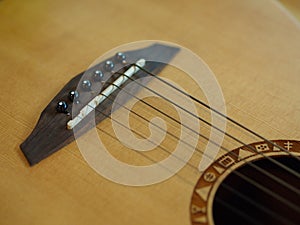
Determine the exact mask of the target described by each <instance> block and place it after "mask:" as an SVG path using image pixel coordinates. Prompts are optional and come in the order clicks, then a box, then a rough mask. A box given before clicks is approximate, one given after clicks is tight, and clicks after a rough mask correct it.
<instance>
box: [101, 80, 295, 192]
mask: <svg viewBox="0 0 300 225" xmlns="http://www.w3.org/2000/svg"><path fill="white" fill-rule="evenodd" d="M110 84H111V85H114V84H113V83H110ZM114 86H116V87H117V88H119V89H121V88H120V87H118V86H117V85H114ZM121 90H123V91H124V92H127V91H125V90H124V89H121ZM127 94H129V93H128V92H127ZM102 95H103V96H105V97H106V98H108V99H111V101H113V100H114V99H112V97H111V96H107V95H104V94H102ZM138 99H139V98H138ZM139 101H141V99H139ZM114 103H115V104H117V105H119V106H121V107H122V108H124V109H126V110H127V111H129V112H131V113H133V114H134V115H135V116H137V117H139V118H141V119H142V120H144V121H146V122H147V123H150V124H151V125H153V126H155V127H157V128H158V129H160V130H162V131H165V130H164V129H163V128H162V127H160V126H158V125H157V124H155V123H153V122H152V121H150V120H148V119H147V118H145V117H143V116H142V115H140V114H138V113H136V112H134V111H132V110H130V109H129V108H128V107H126V106H124V105H123V104H121V103H119V102H117V101H114ZM152 107H153V106H152ZM161 114H162V113H161ZM163 115H164V116H167V117H168V118H170V119H172V120H173V117H171V116H170V115H168V114H166V113H164V112H163ZM173 121H175V122H176V123H178V124H180V125H182V126H184V127H185V128H187V129H189V130H190V131H192V132H194V133H195V134H196V135H197V136H200V137H202V138H204V139H205V140H207V141H209V142H211V143H212V144H214V145H215V146H218V147H220V148H221V149H222V150H224V151H226V152H227V153H230V154H231V155H234V156H236V157H239V156H238V154H237V153H234V152H231V151H230V150H229V149H228V148H225V147H223V146H220V145H219V144H217V143H216V142H214V141H212V140H210V139H209V138H207V137H206V136H205V135H203V134H200V133H199V132H196V131H195V130H193V129H191V128H190V127H188V126H186V125H185V124H182V123H180V121H178V120H176V119H174V120H173ZM166 133H167V134H168V135H170V136H171V137H173V138H175V139H176V140H178V141H181V142H182V143H184V144H186V145H187V146H189V147H191V148H194V146H192V145H191V144H189V143H187V142H186V141H184V140H182V139H180V138H178V137H177V136H176V135H174V134H173V133H171V132H169V131H168V130H167V131H166ZM195 150H196V152H198V153H199V154H200V155H201V154H202V155H206V156H208V155H207V154H205V153H204V152H203V151H201V150H200V149H198V148H197V147H196V148H195ZM210 159H212V158H210ZM240 161H243V162H245V164H248V165H250V166H251V167H252V168H255V169H256V170H257V171H259V172H261V173H262V174H264V175H266V176H268V177H269V178H271V179H272V180H274V181H276V182H277V183H279V184H280V185H282V186H284V187H286V188H288V189H290V190H291V191H294V192H295V193H296V194H298V195H299V194H300V191H299V190H298V189H297V188H295V187H293V186H291V185H290V184H288V183H287V182H285V181H284V180H282V179H280V178H278V177H276V176H274V175H273V174H271V173H269V172H268V171H266V170H263V169H261V168H260V167H259V166H257V165H255V164H253V163H252V162H248V161H247V160H246V159H244V158H243V159H241V160H240Z"/></svg>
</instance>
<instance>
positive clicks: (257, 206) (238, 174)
mask: <svg viewBox="0 0 300 225" xmlns="http://www.w3.org/2000/svg"><path fill="white" fill-rule="evenodd" d="M105 97H107V96H105ZM109 100H110V101H113V100H111V99H109ZM89 107H91V106H89ZM91 108H92V109H93V110H96V111H97V112H99V113H101V114H102V115H104V116H105V117H107V118H110V119H111V120H113V121H115V122H116V123H118V124H120V125H121V126H123V127H124V128H125V129H128V130H129V131H132V132H134V133H135V134H137V135H138V136H140V137H142V138H144V139H145V138H146V137H145V136H144V135H142V134H140V133H139V132H137V131H135V130H131V129H130V128H128V127H127V126H126V125H124V124H123V123H121V122H120V121H118V120H115V119H113V118H112V117H111V115H109V114H106V113H103V112H102V111H100V110H98V109H95V108H93V107H91ZM96 128H97V129H98V130H100V131H101V132H104V133H105V134H107V135H109V136H110V137H112V138H114V139H115V140H117V141H119V140H118V139H117V138H116V137H114V136H113V135H111V134H109V132H106V131H105V130H103V129H101V128H99V127H97V126H96ZM178 140H179V141H181V140H180V139H178ZM148 141H149V142H151V143H153V144H155V145H156V143H154V142H152V141H150V140H148ZM158 147H159V148H161V149H162V150H163V151H166V152H167V153H170V154H171V152H169V151H168V150H167V149H166V148H164V147H163V146H161V145H158ZM136 152H137V153H138V154H141V155H142V156H143V157H146V158H147V159H149V160H151V161H152V162H155V163H157V161H155V160H153V159H152V158H150V157H148V156H146V155H145V154H143V153H142V152H139V151H136ZM173 157H176V156H173ZM176 158H178V157H176ZM178 159H179V160H182V159H181V158H178ZM158 163H159V162H158ZM187 164H188V165H189V166H190V167H191V168H193V169H195V170H197V171H198V169H197V167H195V166H194V165H192V164H190V163H187ZM159 165H160V166H161V167H163V168H164V169H167V170H168V171H170V172H174V171H171V170H170V169H169V168H167V167H164V166H163V165H161V164H160V163H159ZM230 172H232V173H235V174H236V175H237V176H240V177H241V176H242V174H241V173H239V172H237V171H235V170H231V169H230ZM175 175H176V176H178V177H179V178H181V179H182V180H183V181H184V182H185V183H187V184H188V185H191V186H192V187H193V186H194V183H192V182H190V181H188V180H186V179H185V178H184V177H182V176H180V175H179V174H177V173H176V174H175ZM248 182H249V183H251V184H252V185H254V186H255V187H257V184H256V183H255V182H252V181H251V180H248ZM220 186H223V187H224V188H225V189H227V190H229V191H230V192H232V190H233V189H232V188H231V189H230V188H229V186H228V185H226V184H224V183H221V184H220ZM234 193H236V194H238V195H239V196H240V197H241V198H243V199H244V200H245V201H247V202H249V203H250V204H251V205H253V206H255V207H256V208H258V209H259V210H261V211H263V212H265V213H267V214H270V215H272V216H273V217H276V218H277V219H278V220H281V221H284V222H285V224H291V225H296V224H294V223H292V222H291V221H290V220H288V219H286V218H284V217H282V216H280V215H277V214H276V213H274V212H273V211H271V210H269V209H267V208H266V207H263V206H261V205H259V204H257V203H256V202H254V201H253V200H251V199H249V198H248V197H247V196H245V195H244V194H242V193H240V192H238V191H234ZM271 193H272V192H271ZM272 195H273V194H272ZM273 197H275V198H276V199H277V200H279V201H280V199H282V198H279V199H278V198H277V197H276V196H273ZM215 199H216V200H217V201H223V200H222V199H218V197H215ZM284 200H285V199H284ZM291 204H293V203H291ZM288 206H290V205H288ZM290 207H291V208H292V209H295V207H296V208H297V206H295V205H292V206H290ZM230 208H231V210H235V211H237V210H238V209H236V208H235V207H232V206H230ZM238 211H240V210H238ZM240 213H243V212H242V211H240ZM240 213H239V214H240Z"/></svg>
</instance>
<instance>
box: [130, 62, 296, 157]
mask: <svg viewBox="0 0 300 225" xmlns="http://www.w3.org/2000/svg"><path fill="white" fill-rule="evenodd" d="M134 66H136V67H138V68H139V69H140V70H142V71H144V72H145V73H147V74H148V75H150V76H152V77H154V78H156V79H157V80H159V81H160V82H163V83H164V84H166V85H168V86H170V87H171V88H173V89H175V90H176V91H178V92H180V93H181V94H183V95H185V96H187V97H188V98H190V99H192V100H193V101H195V102H197V103H198V104H200V105H202V106H204V107H205V108H207V109H208V110H211V111H213V112H215V113H217V114H218V115H219V116H221V117H223V118H225V119H226V120H228V121H230V122H231V123H233V124H235V125H237V126H239V127H240V128H242V129H244V130H246V131H247V132H249V133H251V134H253V135H254V136H256V137H258V138H260V139H262V140H264V141H265V142H267V143H269V144H271V145H273V146H276V147H277V148H279V149H280V150H282V151H284V152H286V153H288V154H289V155H290V156H294V155H293V154H292V153H291V152H289V151H287V150H286V149H285V148H283V147H281V146H280V145H277V144H276V143H274V142H272V141H271V140H269V139H267V138H265V137H263V136H262V135H260V134H258V133H257V132H255V131H253V130H251V129H249V128H247V127H246V126H245V125H243V124H241V123H239V122H237V121H236V120H234V119H232V118H230V117H228V116H227V115H225V114H223V113H221V112H219V111H218V110H216V109H214V108H212V107H211V106H209V105H207V104H206V103H205V102H203V101H201V100H199V99H197V98H196V97H194V96H192V95H190V94H188V93H186V92H184V91H183V90H180V89H179V88H177V87H176V86H174V85H173V84H171V83H169V82H167V81H165V80H164V79H162V78H160V77H159V76H157V75H155V74H153V73H151V72H150V71H148V70H146V69H145V68H143V67H141V66H139V65H137V64H134ZM294 157H295V156H294ZM295 158H296V159H297V160H298V161H300V159H299V158H297V157H295Z"/></svg>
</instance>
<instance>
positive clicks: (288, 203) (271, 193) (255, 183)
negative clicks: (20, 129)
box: [88, 95, 300, 212]
mask: <svg viewBox="0 0 300 225" xmlns="http://www.w3.org/2000/svg"><path fill="white" fill-rule="evenodd" d="M103 96H105V97H106V98H108V97H107V96H106V95H103ZM109 100H110V101H112V100H111V99H109ZM88 106H89V107H90V108H92V109H93V110H96V111H97V112H99V113H101V114H103V115H104V116H106V117H108V118H110V119H111V120H113V121H115V122H116V123H118V124H120V125H121V126H123V127H124V128H126V129H128V130H129V131H131V130H130V129H129V128H128V127H127V126H126V125H124V124H122V123H121V122H119V121H117V120H115V119H113V118H112V117H111V116H110V115H106V114H105V113H103V112H102V111H100V110H98V109H95V108H93V107H92V106H90V105H88ZM134 132H135V133H136V134H137V135H139V136H141V137H142V138H146V137H144V136H143V135H141V134H139V133H138V132H136V131H134ZM148 141H150V140H148ZM152 144H156V143H153V142H152ZM159 146H160V145H159ZM160 148H162V147H161V146H160ZM162 149H163V150H164V151H166V152H168V153H169V154H172V153H171V152H169V151H168V150H167V149H165V148H162ZM203 154H204V155H206V154H205V153H203ZM206 156H207V157H210V156H208V155H206ZM175 157H176V156H175ZM176 158H177V159H179V160H182V159H180V158H178V157H176ZM211 159H212V158H211ZM189 166H191V167H194V168H196V169H197V167H195V166H193V165H192V164H189ZM229 171H230V172H232V173H234V174H236V175H237V176H238V177H240V178H241V179H243V180H245V181H246V182H248V183H250V184H252V185H253V186H255V187H257V188H258V189H260V190H262V191H263V192H265V193H267V194H268V195H271V196H272V197H274V198H276V199H277V200H279V201H281V202H282V203H284V204H286V205H287V206H289V207H290V208H291V209H293V210H296V211H299V212H300V208H299V207H298V206H296V205H295V204H293V203H291V202H290V201H287V200H286V199H285V198H283V197H282V196H280V195H278V194H276V193H274V192H271V191H270V190H268V189H267V188H264V187H263V186H262V185H260V184H258V183H257V182H256V181H253V180H251V179H249V178H247V177H245V176H244V175H243V174H241V173H240V172H238V171H235V170H231V169H230V170H229Z"/></svg>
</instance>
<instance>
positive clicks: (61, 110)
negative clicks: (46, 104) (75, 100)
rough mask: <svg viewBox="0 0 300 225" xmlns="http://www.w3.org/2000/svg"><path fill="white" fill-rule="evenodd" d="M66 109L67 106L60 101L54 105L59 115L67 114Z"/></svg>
mask: <svg viewBox="0 0 300 225" xmlns="http://www.w3.org/2000/svg"><path fill="white" fill-rule="evenodd" d="M67 108H68V104H67V103H66V102H65V101H60V102H58V103H57V105H56V111H57V112H59V113H65V114H69V112H68V111H67Z"/></svg>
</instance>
